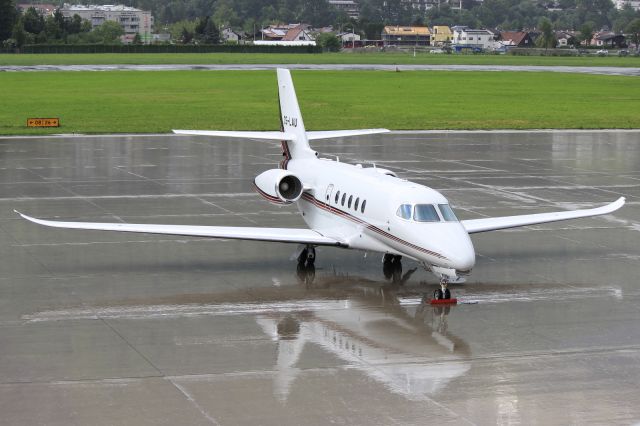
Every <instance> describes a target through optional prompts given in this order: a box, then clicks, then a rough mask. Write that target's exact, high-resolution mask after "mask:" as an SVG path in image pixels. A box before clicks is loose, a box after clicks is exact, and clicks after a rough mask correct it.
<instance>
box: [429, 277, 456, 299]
mask: <svg viewBox="0 0 640 426" xmlns="http://www.w3.org/2000/svg"><path fill="white" fill-rule="evenodd" d="M448 285H449V281H448V280H447V279H446V278H441V279H440V288H439V289H436V291H434V292H433V300H431V303H432V304H433V303H457V300H456V299H452V298H451V291H449V289H448V288H447V286H448Z"/></svg>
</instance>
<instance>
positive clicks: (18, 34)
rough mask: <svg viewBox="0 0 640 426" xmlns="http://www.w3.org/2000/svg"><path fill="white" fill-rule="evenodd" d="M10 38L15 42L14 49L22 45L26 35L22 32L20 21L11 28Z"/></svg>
mask: <svg viewBox="0 0 640 426" xmlns="http://www.w3.org/2000/svg"><path fill="white" fill-rule="evenodd" d="M11 38H12V39H13V40H15V47H17V48H21V47H22V46H23V45H24V43H25V41H26V39H27V34H26V33H25V31H24V25H23V23H22V22H21V20H19V21H18V22H16V24H15V25H14V26H13V31H12V33H11Z"/></svg>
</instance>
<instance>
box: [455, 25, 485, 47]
mask: <svg viewBox="0 0 640 426" xmlns="http://www.w3.org/2000/svg"><path fill="white" fill-rule="evenodd" d="M451 30H452V31H453V39H452V40H451V43H452V44H453V45H454V46H460V47H475V48H480V49H492V48H493V47H494V34H493V33H492V32H491V31H489V30H476V29H471V28H469V27H460V26H459V27H453V28H451Z"/></svg>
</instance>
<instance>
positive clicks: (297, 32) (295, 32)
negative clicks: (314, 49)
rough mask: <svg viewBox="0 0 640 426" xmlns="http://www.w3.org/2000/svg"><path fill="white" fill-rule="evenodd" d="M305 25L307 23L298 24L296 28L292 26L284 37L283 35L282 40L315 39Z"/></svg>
mask: <svg viewBox="0 0 640 426" xmlns="http://www.w3.org/2000/svg"><path fill="white" fill-rule="evenodd" d="M305 27H306V26H305V25H298V26H297V27H295V28H291V29H290V30H289V31H287V33H286V34H285V35H284V37H282V41H313V40H314V38H313V36H312V35H311V34H310V33H309V32H308V31H307V29H306V28H305Z"/></svg>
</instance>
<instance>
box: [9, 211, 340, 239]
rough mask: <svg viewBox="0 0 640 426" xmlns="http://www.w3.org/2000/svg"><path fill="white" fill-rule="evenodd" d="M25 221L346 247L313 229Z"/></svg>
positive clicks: (150, 232) (105, 229) (100, 228)
mask: <svg viewBox="0 0 640 426" xmlns="http://www.w3.org/2000/svg"><path fill="white" fill-rule="evenodd" d="M15 212H16V213H18V214H19V215H20V216H22V217H23V218H24V219H27V220H29V221H31V222H34V223H37V224H39V225H44V226H51V227H54V228H67V229H88V230H95V231H119V232H136V233H143V234H162V235H180V236H188V237H208V238H224V239H231V240H253V241H272V242H280V243H296V244H313V245H318V246H337V247H346V244H343V243H342V242H340V241H338V240H335V239H333V238H328V237H324V236H322V235H321V234H319V233H318V232H316V231H312V230H311V229H296V228H256V227H243V226H240V227H234V226H192V225H149V224H136V223H97V222H62V221H56V220H42V219H36V218H33V217H30V216H27V215H25V214H22V213H20V212H19V211H17V210H16V211H15Z"/></svg>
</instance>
